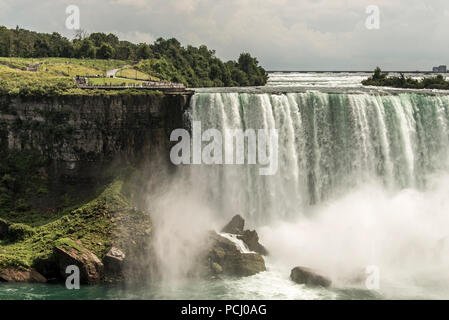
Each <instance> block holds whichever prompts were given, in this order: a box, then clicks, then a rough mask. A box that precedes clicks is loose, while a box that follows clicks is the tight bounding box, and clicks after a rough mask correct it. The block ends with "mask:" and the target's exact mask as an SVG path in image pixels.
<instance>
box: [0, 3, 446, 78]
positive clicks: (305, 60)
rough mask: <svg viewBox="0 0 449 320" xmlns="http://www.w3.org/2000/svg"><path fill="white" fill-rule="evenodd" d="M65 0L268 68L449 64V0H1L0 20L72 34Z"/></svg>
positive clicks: (138, 34)
mask: <svg viewBox="0 0 449 320" xmlns="http://www.w3.org/2000/svg"><path fill="white" fill-rule="evenodd" d="M68 2H78V3H79V6H80V8H81V23H82V28H84V29H86V30H88V31H91V32H93V31H102V32H115V33H117V34H118V35H119V36H123V37H124V38H126V39H127V40H130V41H135V42H142V41H145V42H149V41H151V40H153V39H154V38H158V37H166V38H167V37H176V38H177V39H179V40H180V41H181V42H182V43H183V44H194V45H199V44H206V45H207V46H208V47H210V48H213V49H216V52H217V55H218V56H220V57H222V58H224V59H235V58H236V57H237V56H238V54H239V53H240V52H242V51H249V52H251V53H252V54H254V55H256V56H257V57H258V58H259V61H260V62H261V63H262V64H263V65H264V66H266V67H267V68H268V69H296V70H325V69H328V70H329V69H334V70H337V69H340V70H342V69H347V70H357V69H359V70H360V69H363V70H366V69H372V68H373V67H375V66H376V65H380V66H382V67H383V68H386V69H411V70H416V69H430V68H431V66H432V65H434V64H435V65H436V64H442V63H449V61H447V60H446V59H448V60H449V58H446V57H448V56H449V47H448V46H447V45H446V43H447V39H448V38H449V37H448V35H449V31H448V30H449V19H447V17H448V15H449V10H448V7H449V6H448V5H447V0H433V1H426V2H423V1H420V0H396V1H390V0H345V1H334V0H227V1H225V0H104V1H86V0H82V1H80V0H78V1H63V2H60V1H56V0H42V1H39V2H37V1H36V2H35V1H29V0H16V1H14V2H12V1H9V0H2V2H1V3H2V6H7V7H8V8H9V14H7V13H4V12H3V10H2V11H1V12H0V21H2V22H3V23H5V24H7V25H8V26H10V27H14V26H15V25H16V24H19V25H21V26H25V27H31V28H33V29H35V30H42V31H47V32H49V31H58V32H61V33H63V34H66V35H67V34H68V33H67V30H65V29H64V20H65V15H64V14H65V13H64V9H65V6H66V5H67V4H68ZM368 5H377V6H379V8H380V14H381V21H380V30H368V29H366V28H365V20H366V18H367V14H366V13H365V9H366V7H367V6H368ZM48 8H53V9H52V10H48ZM117 31H119V32H117ZM70 35H71V34H70Z"/></svg>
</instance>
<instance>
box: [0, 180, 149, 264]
mask: <svg viewBox="0 0 449 320" xmlns="http://www.w3.org/2000/svg"><path fill="white" fill-rule="evenodd" d="M125 180H126V179H125ZM125 180H124V179H123V178H117V179H116V180H114V181H113V182H112V183H111V184H109V185H107V186H106V187H105V188H104V189H103V191H99V193H98V195H97V196H95V197H94V198H93V199H92V200H90V201H87V202H85V203H84V204H80V205H75V206H72V207H67V208H65V209H60V210H51V209H49V211H50V212H47V213H44V212H34V213H33V212H27V213H22V214H21V215H17V216H13V215H8V214H4V211H3V214H1V212H0V217H1V216H3V218H0V220H1V221H0V223H2V222H3V223H6V224H8V225H9V229H8V235H7V237H5V238H4V240H0V267H14V268H19V269H27V268H30V267H34V268H37V269H40V268H42V265H41V264H42V263H44V264H45V263H51V261H52V259H53V257H52V254H53V248H54V247H55V246H56V245H64V244H67V243H68V242H70V241H71V240H70V239H74V240H79V241H80V242H81V243H82V244H83V246H85V247H86V248H87V249H89V250H91V251H92V252H94V253H95V254H96V255H97V256H98V257H100V258H101V257H103V256H104V255H105V254H106V252H107V250H108V249H109V248H110V246H111V245H112V244H113V243H115V244H117V242H120V241H121V240H120V239H119V237H122V238H130V237H137V236H138V234H137V233H136V231H135V230H134V229H133V228H136V226H139V227H141V229H143V230H148V229H149V228H150V226H151V225H150V221H149V217H148V215H146V214H145V213H143V212H141V211H139V210H137V209H136V208H135V207H133V206H132V205H131V203H130V201H129V199H128V196H127V195H126V194H127V193H126V183H125ZM36 216H40V217H39V218H38V219H36ZM15 221H21V223H16V222H15ZM145 226H146V227H145Z"/></svg>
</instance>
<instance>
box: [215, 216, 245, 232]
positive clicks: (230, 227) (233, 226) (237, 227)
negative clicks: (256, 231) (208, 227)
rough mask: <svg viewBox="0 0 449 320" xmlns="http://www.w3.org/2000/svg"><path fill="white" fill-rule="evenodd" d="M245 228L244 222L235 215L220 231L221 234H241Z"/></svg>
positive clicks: (240, 217)
mask: <svg viewBox="0 0 449 320" xmlns="http://www.w3.org/2000/svg"><path fill="white" fill-rule="evenodd" d="M244 227H245V220H244V219H243V218H242V216H241V215H239V214H237V215H235V216H234V217H232V219H231V221H229V223H228V224H227V225H225V226H224V227H223V229H221V232H226V233H232V234H242V233H243V228H244Z"/></svg>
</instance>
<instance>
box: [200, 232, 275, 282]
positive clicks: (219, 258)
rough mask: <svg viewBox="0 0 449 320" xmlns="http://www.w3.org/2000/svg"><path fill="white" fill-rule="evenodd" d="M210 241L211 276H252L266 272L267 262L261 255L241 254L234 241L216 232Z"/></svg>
mask: <svg viewBox="0 0 449 320" xmlns="http://www.w3.org/2000/svg"><path fill="white" fill-rule="evenodd" d="M208 241H209V242H210V243H211V245H210V249H209V251H208V253H207V261H209V271H210V273H211V274H214V275H216V274H223V275H230V276H251V275H254V274H256V273H259V272H262V271H265V270H266V267H265V261H264V259H263V257H262V256H261V255H260V254H258V253H243V252H240V250H239V249H238V248H237V246H236V245H235V244H234V243H233V242H232V241H230V240H229V239H226V238H224V237H222V236H220V235H219V234H217V233H216V232H211V233H210V234H209V239H208ZM217 265H218V266H219V267H221V270H220V268H218V266H217ZM218 271H220V272H218Z"/></svg>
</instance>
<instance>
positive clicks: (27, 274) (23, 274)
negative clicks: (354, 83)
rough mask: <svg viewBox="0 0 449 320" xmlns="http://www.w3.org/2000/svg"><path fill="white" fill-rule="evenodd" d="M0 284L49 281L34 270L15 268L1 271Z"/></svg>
mask: <svg viewBox="0 0 449 320" xmlns="http://www.w3.org/2000/svg"><path fill="white" fill-rule="evenodd" d="M0 282H33V283H45V282H47V279H45V277H44V276H43V275H41V274H40V273H39V272H37V271H36V270H34V269H28V270H18V269H15V268H5V269H1V270H0Z"/></svg>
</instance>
